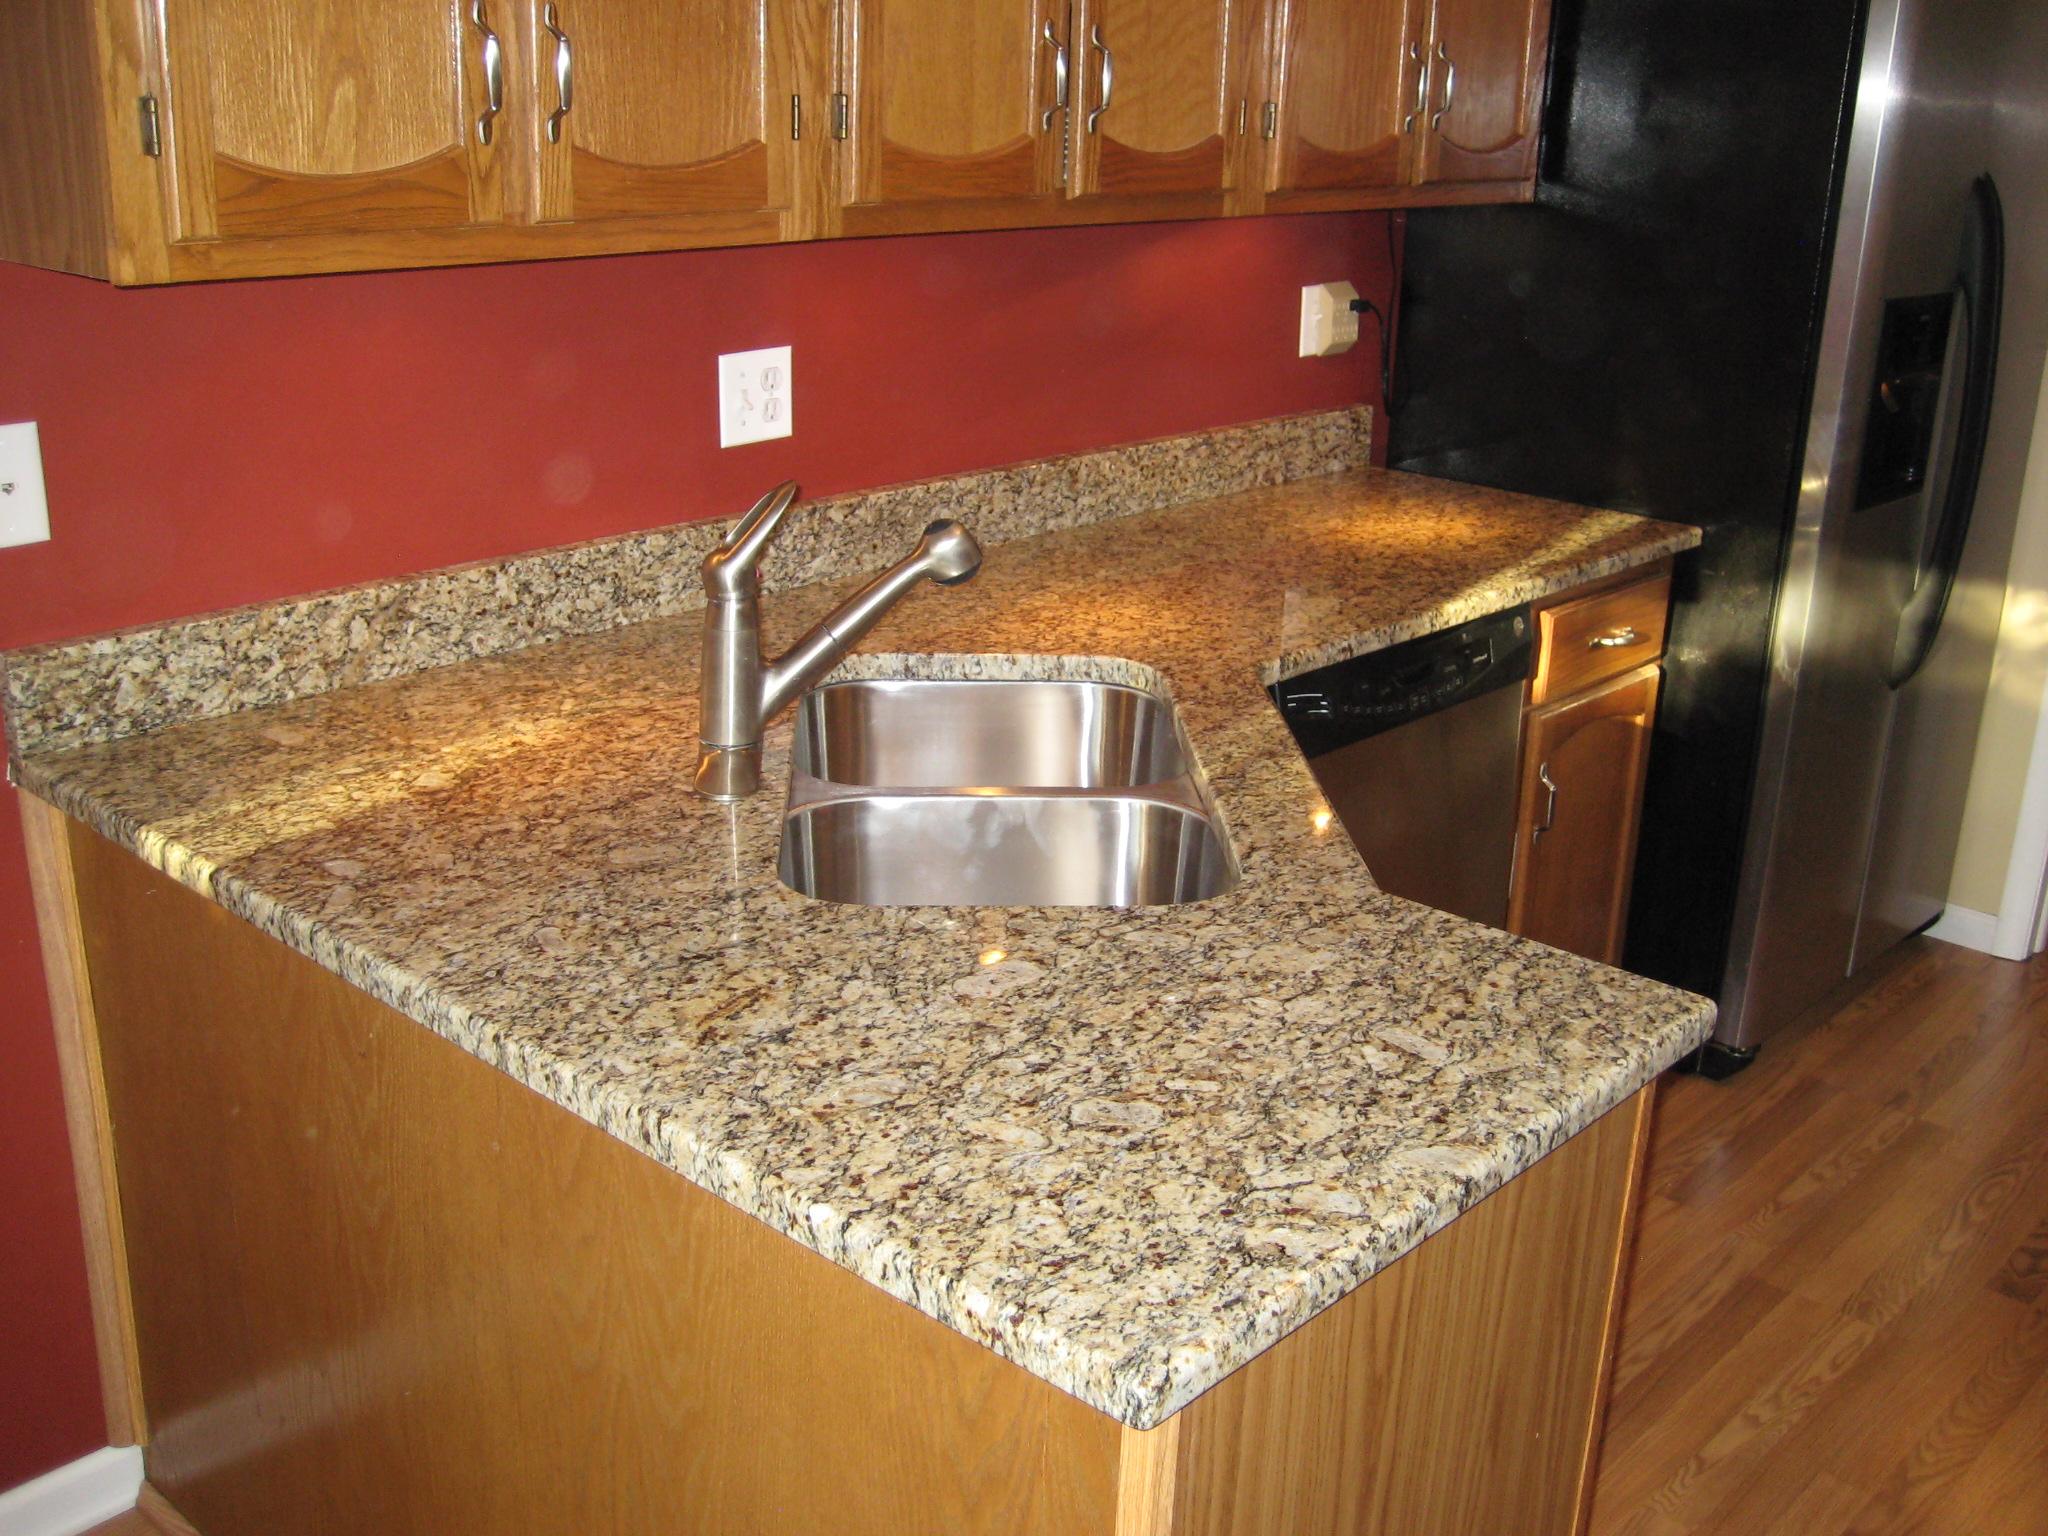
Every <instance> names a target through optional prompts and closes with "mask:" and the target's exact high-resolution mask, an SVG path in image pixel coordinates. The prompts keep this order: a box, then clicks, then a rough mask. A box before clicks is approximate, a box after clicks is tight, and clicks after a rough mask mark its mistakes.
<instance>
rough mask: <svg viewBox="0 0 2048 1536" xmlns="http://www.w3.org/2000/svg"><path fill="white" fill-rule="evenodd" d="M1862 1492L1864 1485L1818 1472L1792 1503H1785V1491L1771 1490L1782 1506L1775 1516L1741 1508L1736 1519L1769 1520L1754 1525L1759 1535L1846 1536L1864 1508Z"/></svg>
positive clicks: (1752, 1527) (1771, 1496) (1735, 1516)
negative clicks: (1861, 1486)
mask: <svg viewBox="0 0 2048 1536" xmlns="http://www.w3.org/2000/svg"><path fill="white" fill-rule="evenodd" d="M1863 1495H1864V1490H1863V1489H1861V1488H1857V1487H1853V1486H1851V1485H1850V1484H1848V1483H1845V1482H1843V1481H1842V1480H1841V1479H1840V1478H1838V1477H1835V1476H1832V1475H1831V1474H1829V1473H1826V1472H1816V1473H1815V1474H1814V1475H1813V1477H1812V1478H1810V1479H1809V1480H1808V1482H1807V1484H1806V1486H1805V1487H1804V1488H1803V1489H1801V1490H1800V1492H1799V1494H1798V1496H1797V1497H1796V1498H1794V1499H1793V1500H1792V1502H1791V1503H1790V1504H1785V1503H1784V1502H1783V1493H1782V1491H1780V1490H1772V1492H1771V1494H1770V1498H1772V1499H1776V1500H1777V1501H1778V1503H1779V1504H1780V1505H1781V1506H1782V1507H1781V1509H1780V1511H1779V1513H1778V1514H1777V1518H1776V1519H1772V1518H1771V1517H1770V1515H1768V1514H1764V1513H1762V1512H1759V1513H1758V1514H1757V1515H1754V1516H1753V1515H1751V1514H1750V1513H1749V1512H1747V1511H1738V1512H1737V1513H1736V1514H1735V1515H1734V1516H1733V1518H1737V1519H1742V1520H1745V1521H1751V1520H1757V1519H1761V1520H1763V1521H1766V1522H1768V1523H1763V1524H1752V1525H1751V1527H1750V1528H1751V1529H1752V1530H1755V1531H1756V1532H1758V1536H1846V1533H1847V1531H1848V1529H1849V1527H1850V1525H1851V1523H1852V1522H1854V1520H1855V1519H1856V1516H1857V1513H1858V1511H1860V1510H1861V1509H1862V1507H1863V1502H1864V1499H1863Z"/></svg>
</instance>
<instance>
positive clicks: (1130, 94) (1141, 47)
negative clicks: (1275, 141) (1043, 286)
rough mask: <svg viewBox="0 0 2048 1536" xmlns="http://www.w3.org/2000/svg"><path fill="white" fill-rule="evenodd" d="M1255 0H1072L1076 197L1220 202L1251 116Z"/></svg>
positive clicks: (1198, 207) (1195, 204) (1205, 206)
mask: <svg viewBox="0 0 2048 1536" xmlns="http://www.w3.org/2000/svg"><path fill="white" fill-rule="evenodd" d="M1255 8H1256V0H1076V3H1075V4H1074V6H1073V8H1072V17H1073V33H1072V38H1073V41H1072V68H1073V73H1074V81H1073V85H1072V88H1071V97H1070V100H1071V104H1072V112H1071V125H1070V130H1071V134H1072V150H1071V160H1070V172H1069V183H1070V186H1069V190H1070V192H1071V194H1072V196H1073V197H1074V198H1076V199H1088V198H1132V197H1135V198H1144V199H1151V200H1157V199H1162V198H1178V199H1183V200H1185V201H1186V202H1187V208H1186V211H1187V212H1190V213H1199V212H1211V213H1220V212H1222V211H1223V200H1224V197H1225V195H1226V194H1227V193H1228V192H1229V190H1230V189H1231V187H1232V186H1233V185H1235V183H1236V181H1237V161H1238V158H1239V156H1238V148H1239V145H1240V144H1241V142H1242V137H1241V136H1242V133H1243V131H1244V129H1245V127H1246V125H1247V124H1248V121H1249V117H1248V114H1249V104H1248V100H1247V86H1246V81H1245V78H1244V75H1245V66H1246V53H1247V47H1246V44H1247V42H1248V36H1247V34H1248V32H1249V19H1250V16H1251V13H1252V11H1253V10H1254V9H1255Z"/></svg>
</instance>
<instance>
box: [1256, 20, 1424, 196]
mask: <svg viewBox="0 0 2048 1536" xmlns="http://www.w3.org/2000/svg"><path fill="white" fill-rule="evenodd" d="M1424 20H1426V17H1420V16H1418V15H1411V7H1410V6H1409V4H1408V3H1407V0H1267V13H1266V27H1265V31H1264V48H1265V55H1266V65H1267V97H1266V101H1265V102H1264V103H1263V104H1258V105H1255V106H1254V111H1256V112H1258V113H1259V114H1260V115H1261V117H1262V119H1263V121H1262V122H1261V123H1260V124H1259V125H1258V126H1257V128H1256V130H1255V131H1257V132H1258V133H1260V134H1261V135H1262V136H1263V137H1264V138H1266V139H1267V140H1269V141H1270V142H1268V144H1267V146H1266V147H1267V156H1266V176H1265V188H1266V191H1267V193H1268V194H1269V195H1271V194H1283V196H1282V197H1281V199H1280V200H1281V201H1282V202H1283V203H1284V202H1285V201H1286V199H1285V197H1284V194H1287V193H1313V192H1354V191H1387V190H1392V189H1395V188H1398V187H1401V186H1403V185H1404V184H1406V182H1407V181H1408V179H1409V175H1410V169H1411V164H1412V161H1413V145H1414V143H1415V140H1416V139H1417V138H1418V137H1419V131H1418V130H1419V114H1418V112H1417V102H1416V100H1415V99H1414V97H1415V95H1416V94H1417V87H1418V84H1419V82H1420V80H1421V77H1422V70H1421V66H1420V61H1421V58H1422V56H1423V50H1422V44H1421V42H1420V39H1419V34H1420V32H1421V31H1422V22H1423V21H1424Z"/></svg>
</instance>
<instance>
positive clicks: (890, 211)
mask: <svg viewBox="0 0 2048 1536" xmlns="http://www.w3.org/2000/svg"><path fill="white" fill-rule="evenodd" d="M837 11H838V28H837V33H838V36H837V59H838V68H837V71H836V74H837V82H838V83H837V92H838V95H839V97H840V98H841V100H842V102H843V105H836V106H835V115H838V116H839V117H840V121H839V122H837V123H835V125H834V133H835V136H837V135H840V134H843V135H844V137H843V138H842V139H841V140H840V142H839V144H838V148H839V150H840V154H839V156H838V162H839V163H838V169H837V197H838V202H839V205H840V206H839V208H838V211H837V213H838V216H837V223H838V231H839V232H841V233H845V234H855V235H860V234H892V233H903V232H907V231H911V230H924V229H971V228H987V227H993V226H998V225H1007V224H1033V223H1043V222H1049V221H1051V220H1053V219H1055V218H1057V216H1058V203H1059V199H1060V197H1061V183H1062V171H1063V169H1064V166H1063V159H1064V155H1063V143H1064V138H1065V134H1066V129H1067V115H1066V106H1067V104H1068V103H1069V102H1070V101H1071V99H1072V97H1071V92H1072V88H1073V80H1072V75H1073V53H1072V49H1071V45H1070V42H1069V38H1068V31H1067V29H1068V15H1067V5H1066V0H838V4H837Z"/></svg>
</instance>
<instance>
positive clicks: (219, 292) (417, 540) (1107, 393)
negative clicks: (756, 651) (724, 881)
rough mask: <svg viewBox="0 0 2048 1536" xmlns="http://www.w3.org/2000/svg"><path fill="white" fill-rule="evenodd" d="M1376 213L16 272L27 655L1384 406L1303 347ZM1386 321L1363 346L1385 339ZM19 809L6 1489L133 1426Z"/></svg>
mask: <svg viewBox="0 0 2048 1536" xmlns="http://www.w3.org/2000/svg"><path fill="white" fill-rule="evenodd" d="M1387 256H1388V242H1387V225H1386V220H1385V216H1383V215H1378V214H1355V215H1328V216H1317V217H1297V218H1272V219H1257V220H1238V221H1231V222H1213V223H1196V224H1172V225H1145V226H1127V227H1118V228H1107V229H1076V230H1059V231H1033V232H1022V233H1007V234H989V235H949V236H928V237H923V238H918V239H909V240H872V241H849V242H840V243H834V244H827V245H811V246H785V247H768V248H761V249H753V250H740V251H706V252H694V253H687V254H678V255H666V256H638V257H619V258H606V259H602V260H592V261H578V262H546V263H534V264H529V265H522V266H506V267H491V268H472V269H463V270H446V271H432V272H400V273H378V274H370V275H362V276H347V277H329V278H302V279H290V280H279V281H271V282H253V283H235V284H226V285H218V286H195V287H188V288H170V289H152V290H138V291H128V292H117V291H115V290H113V289H111V288H108V287H106V286H105V285H103V284H98V283H93V282H88V281H85V280H83V279H78V278H69V277H63V276H58V275H54V274H49V273H42V272H35V271H31V270H28V269H26V268H21V267H13V266H6V265H4V264H0V422H6V421H20V420H35V421H38V422H40V423H41V436H42V445H43V456H44V467H45V473H46V478H47V480H48V483H49V494H50V521H51V526H52V529H53V531H54V537H53V539H52V540H51V542H50V543H48V544H43V545H34V546H29V547H26V548H18V549H0V649H6V648H9V647H13V646H19V645H26V644H30V643H34V642H37V641H43V640H51V639H60V638H67V637H72V636H77V635H84V634H91V633H95V632H98V631H102V630H106V629H111V628H115V627H118V626H121V625H127V624H136V623H142V622H146V621H149V620H154V619H162V618H170V617H176V616H181V615H186V614H192V613H199V612H203V611H205V610H208V609H211V608H218V607H223V606H227V605H230V604H235V603H244V602H254V601H258V600H261V599H266V598H273V597H280V596H287V595H291V594H294V593H301V592H307V591H312V590H315V589H318V588H321V587H329V586H337V585H341V584H345V583H349V582H355V581H364V580H368V579H371V578H375V577H385V576H394V575H399V574H403V573H406V572H411V571H417V570H424V569H430V568H433V567H436V566H442V565H449V564H453V563H455V562H458V561H463V560H475V559H481V558H486V557H490V556H497V555H504V554H510V553H515V552H518V551H523V550H529V549H535V548H539V547H543V546H546V545H550V544H559V543H563V542H566V541H569V540H572V539H582V538H590V537H594V536H597V535H601V534H608V533H618V532H622V531H625V530H630V529H637V528H647V527H653V526H657V525H660V524H663V523H671V522H677V521H680V520H683V519H687V518H698V517H714V516H723V515H729V514H731V513H734V512H737V511H739V510H741V509H742V508H743V507H744V506H745V505H746V504H747V503H748V502H749V501H750V500H751V499H752V498H753V497H754V496H755V495H756V494H758V493H759V491H760V490H761V489H762V488H763V487H765V486H767V485H770V484H772V483H774V482H775V481H777V480H779V479H782V478H784V477H786V476H790V477H795V478H796V479H798V480H800V481H802V482H803V484H804V487H805V489H806V491H807V492H810V493H812V494H823V493H828V492H833V491H841V490H848V489H856V488H860V487H865V486H871V485H883V484H888V483H891V482H894V481H899V480H907V479H914V478H920V477H923V476H929V475H941V474H948V473H953V472H957V471H962V470H968V469H979V468H986V467H988V466H991V465H997V464H1004V463H1010V462H1014V461H1016V460H1020V459H1028V458H1037V457H1040V456H1043V455H1046V454H1053V453H1062V452H1067V451H1071V450H1075V449H1083V448H1091V447H1099V446H1103V445H1106V444H1111V443H1119V442H1128V441H1132V440H1134V439H1139V438H1146V437H1158V436H1162V435H1165V434H1169V433H1175V432H1183V431H1190V430H1194V429H1198V428H1202V427H1210V426H1218V425H1222V424H1225V423H1229V422H1237V421H1248V420H1253V419H1256V418H1258V417H1263V416H1273V415H1279V414H1282V413H1285V412H1289V411H1305V410H1319V409H1326V408H1330V407H1336V406H1344V405H1350V404H1354V403H1356V402H1358V401H1360V400H1372V401H1374V402H1375V403H1376V397H1377V378H1376V375H1375V373H1374V369H1373V367H1372V366H1371V364H1369V363H1368V360H1367V359H1368V354H1369V351H1370V348H1369V346H1365V347H1360V348H1359V349H1358V350H1356V351H1354V352H1352V353H1350V354H1348V355H1346V356H1343V357H1337V358H1328V359H1318V360H1309V361H1304V360H1302V359H1299V358H1297V357H1296V356H1295V333H1296V317H1297V314H1298V309H1299V290H1300V288H1301V286H1302V285H1303V284H1304V283H1309V282H1317V281H1324V280H1330V279H1336V278H1349V279H1350V280H1351V281H1353V282H1355V283H1356V284H1357V285H1358V287H1359V289H1360V291H1361V292H1364V293H1368V294H1371V295H1373V296H1374V297H1376V298H1379V299H1381V300H1382V301H1384V300H1385V298H1386V290H1387V288H1388V272H1387ZM1369 329H1370V328H1369V327H1368V330H1369ZM785 342H786V343H789V344H791V345H793V346H794V348H795V354H794V359H793V366H792V372H793V376H794V384H795V406H794V421H795V427H796V434H795V436H794V437H793V438H791V439H789V440H787V441H784V442H778V443H769V444H758V445H754V446H750V447H746V448H737V449H730V450H720V448H719V447H718V435H717V426H716V411H715V402H716V394H717V388H716V379H715V374H714V359H715V357H716V356H717V354H718V353H720V352H730V351H736V350H739V349H742V348H748V347H758V346H770V345H778V344H781V343H785ZM6 799H7V800H8V801H9V802H10V803H8V804H6V805H5V806H0V957H4V961H5V966H4V970H0V1298H5V1300H4V1302H0V1488H6V1487H9V1486H11V1485H13V1484H15V1483H17V1482H20V1481H22V1480H24V1479H26V1478H29V1477H32V1476H34V1475H36V1474H38V1473H41V1472H43V1471H46V1470H48V1469H49V1468H51V1467H53V1466H56V1465H59V1464H61V1463H62V1462H64V1461H67V1460H69V1459H71V1458H72V1457H75V1456H78V1455H82V1454H84V1453H85V1452H87V1451H90V1450H93V1449H95V1448H96V1447H98V1446H99V1445H100V1444H102V1443H103V1441H104V1439H105V1435H104V1425H103V1422H102V1420H101V1417H100V1409H99V1400H98V1388H97V1384H96V1372H95V1368H94V1365H93V1354H92V1341H91V1329H90V1323H89V1319H88V1311H87V1305H86V1296H85V1282H84V1274H83V1269H82V1260H81V1258H80V1252H79V1241H78V1235H77V1213H76V1211H75V1209H74V1206H73V1200H72V1194H71V1184H70V1172H69V1162H68V1154H67V1151H66V1147H65V1141H64V1131H63V1116H62V1108H61V1104H60V1102H59V1095H58V1086H57V1075H56V1065H55V1057H54V1052H53V1050H52V1048H51V1045H50V1030H49V1020H48V1017H47V1013H46V1009H45V1005H44V1000H43V991H42V977H41V970H40V966H39V963H38V961H37V958H36V947H35V936H34V929H33V917H32V914H31V909H30V904H29V896H28V889H27V879H26V873H25V868H24V863H23V858H22V852H21V846H20V830H19V821H18V818H17V816H16V814H15V807H14V805H13V804H12V803H11V802H12V799H13V796H12V792H11V791H10V792H9V793H8V794H7V796H6Z"/></svg>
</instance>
